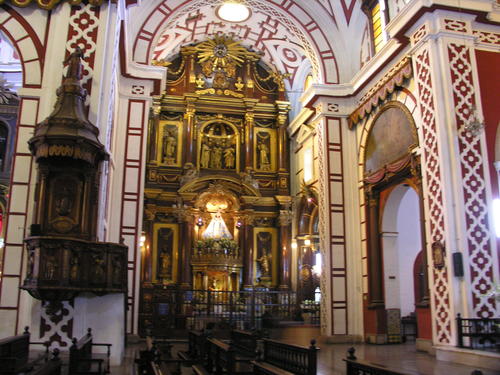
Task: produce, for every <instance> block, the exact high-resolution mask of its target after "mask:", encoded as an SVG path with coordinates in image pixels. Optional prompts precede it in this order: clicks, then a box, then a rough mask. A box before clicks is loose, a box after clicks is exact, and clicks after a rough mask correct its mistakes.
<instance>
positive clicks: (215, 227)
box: [202, 209, 233, 239]
mask: <svg viewBox="0 0 500 375" xmlns="http://www.w3.org/2000/svg"><path fill="white" fill-rule="evenodd" d="M202 238H203V239H207V238H216V239H219V238H229V239H232V238H233V235H232V234H231V232H229V229H227V226H226V223H225V222H224V219H223V218H222V213H221V210H220V209H219V210H217V212H215V213H213V214H212V220H210V223H209V224H208V226H207V229H205V231H204V232H203V234H202Z"/></svg>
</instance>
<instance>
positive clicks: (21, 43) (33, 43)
mask: <svg viewBox="0 0 500 375" xmlns="http://www.w3.org/2000/svg"><path fill="white" fill-rule="evenodd" d="M0 9H1V11H0V31H2V32H3V33H4V34H5V35H6V36H7V38H9V40H10V42H11V43H12V45H13V46H14V48H15V49H16V50H17V52H18V54H19V59H20V60H21V64H22V67H23V87H24V88H40V87H41V86H42V74H43V59H44V48H43V45H42V43H41V42H40V39H39V38H38V36H37V34H36V32H35V30H33V28H32V27H31V26H30V24H29V22H28V21H27V20H26V19H25V18H24V17H23V16H22V15H21V14H19V13H18V12H16V11H15V10H14V9H12V8H10V7H8V6H6V5H0Z"/></svg>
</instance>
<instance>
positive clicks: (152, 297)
mask: <svg viewBox="0 0 500 375" xmlns="http://www.w3.org/2000/svg"><path fill="white" fill-rule="evenodd" d="M145 293H147V294H148V296H146V295H144V294H145ZM149 293H150V294H149ZM143 301H148V302H146V303H145V304H144V302H143V311H142V312H141V313H140V316H141V318H140V322H141V323H140V327H139V328H140V333H141V335H145V334H147V332H148V331H154V332H155V335H157V336H161V335H165V336H166V335H171V334H172V330H182V331H185V330H190V329H204V328H206V327H207V325H208V324H209V323H214V324H216V325H218V326H227V327H228V328H240V329H262V328H272V327H275V326H277V325H278V324H279V323H282V322H295V323H294V324H297V323H299V322H302V321H303V319H304V317H303V313H302V311H301V304H300V303H298V302H297V299H296V293H295V292H290V291H269V290H265V289H255V290H252V291H238V292H232V291H206V290H179V289H160V288H155V287H152V288H151V289H150V290H147V289H144V288H143ZM306 314H308V317H311V315H314V317H311V319H308V321H307V322H304V323H307V324H319V308H318V309H317V310H316V309H314V310H313V309H309V310H308V311H307V312H306ZM299 324H300V323H299Z"/></svg>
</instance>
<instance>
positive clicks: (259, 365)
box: [252, 339, 319, 375]
mask: <svg viewBox="0 0 500 375" xmlns="http://www.w3.org/2000/svg"><path fill="white" fill-rule="evenodd" d="M263 342H264V352H263V357H262V359H259V360H257V361H252V364H253V373H254V374H266V375H292V374H294V375H316V371H317V352H318V350H319V348H317V347H316V341H315V340H311V346H309V347H308V348H307V347H304V346H298V345H291V344H285V343H283V342H281V341H276V340H269V339H264V340H263Z"/></svg>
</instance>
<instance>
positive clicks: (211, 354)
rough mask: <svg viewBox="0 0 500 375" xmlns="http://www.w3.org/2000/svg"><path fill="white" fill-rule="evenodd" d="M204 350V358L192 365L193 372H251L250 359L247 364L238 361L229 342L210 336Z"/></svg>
mask: <svg viewBox="0 0 500 375" xmlns="http://www.w3.org/2000/svg"><path fill="white" fill-rule="evenodd" d="M205 350H206V354H207V355H206V357H205V360H204V361H203V362H202V363H198V364H195V365H193V366H192V369H193V373H194V374H196V375H208V374H217V375H220V374H227V375H233V374H239V375H250V374H253V372H252V368H251V366H250V361H247V364H245V363H239V362H238V361H237V359H236V351H235V350H234V348H233V347H232V345H231V344H229V343H225V342H223V341H221V340H218V339H214V338H210V339H207V343H206V349H205Z"/></svg>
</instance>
